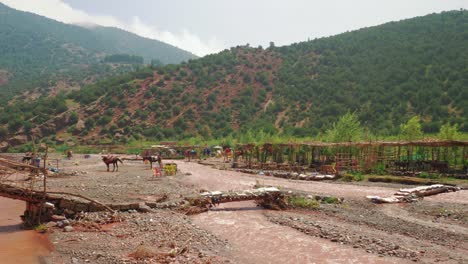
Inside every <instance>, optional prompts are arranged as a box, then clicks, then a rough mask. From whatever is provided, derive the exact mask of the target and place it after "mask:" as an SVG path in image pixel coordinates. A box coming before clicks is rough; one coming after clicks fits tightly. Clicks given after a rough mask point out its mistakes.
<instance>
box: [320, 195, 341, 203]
mask: <svg viewBox="0 0 468 264" xmlns="http://www.w3.org/2000/svg"><path fill="white" fill-rule="evenodd" d="M322 201H323V202H324V203H327V204H339V203H340V200H339V199H338V198H336V197H333V196H327V197H324V198H323V199H322Z"/></svg>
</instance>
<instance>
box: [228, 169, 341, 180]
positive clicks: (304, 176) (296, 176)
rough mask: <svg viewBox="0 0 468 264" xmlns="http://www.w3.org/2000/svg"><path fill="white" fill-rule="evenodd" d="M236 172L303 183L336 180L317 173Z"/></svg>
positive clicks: (330, 176) (251, 170)
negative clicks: (301, 181) (302, 181)
mask: <svg viewBox="0 0 468 264" xmlns="http://www.w3.org/2000/svg"><path fill="white" fill-rule="evenodd" d="M236 171H238V172H243V173H249V174H258V175H266V176H273V177H278V178H284V179H291V180H304V181H320V180H332V179H335V178H336V175H332V174H320V173H318V172H304V173H298V172H288V171H274V170H255V169H236Z"/></svg>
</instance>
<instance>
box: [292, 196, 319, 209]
mask: <svg viewBox="0 0 468 264" xmlns="http://www.w3.org/2000/svg"><path fill="white" fill-rule="evenodd" d="M288 204H289V206H291V207H296V208H306V209H317V208H319V207H320V202H319V201H317V200H315V199H308V198H306V197H302V196H292V197H289V199H288Z"/></svg>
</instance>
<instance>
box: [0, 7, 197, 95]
mask: <svg viewBox="0 0 468 264" xmlns="http://www.w3.org/2000/svg"><path fill="white" fill-rule="evenodd" d="M0 36H1V39H0V94H1V95H3V96H6V95H14V94H17V91H18V90H25V89H32V88H43V90H45V88H48V87H51V86H55V85H56V83H57V82H58V81H64V82H66V83H67V84H69V85H70V86H79V85H82V84H84V83H89V82H91V81H92V80H93V79H95V77H102V76H105V75H109V74H114V73H119V72H124V71H128V70H131V69H133V68H134V67H130V66H129V65H110V64H108V63H102V61H103V59H104V58H105V57H106V56H107V55H112V54H129V55H136V56H140V57H143V58H144V60H146V62H148V63H149V62H150V61H151V60H158V61H160V62H162V63H164V64H167V63H179V62H181V61H184V60H188V59H193V58H195V56H194V55H193V54H191V53H189V52H186V51H183V50H181V49H178V48H176V47H173V46H171V45H168V44H166V43H163V42H160V41H157V40H151V39H146V38H143V37H139V36H137V35H135V34H132V33H129V32H126V31H123V30H120V29H116V28H106V27H99V26H96V27H91V28H84V27H81V26H75V25H69V24H64V23H60V22H57V21H55V20H52V19H48V18H45V17H42V16H39V15H35V14H32V13H27V12H21V11H17V10H15V9H12V8H9V7H8V6H6V5H3V4H1V3H0ZM83 80H86V81H87V82H83Z"/></svg>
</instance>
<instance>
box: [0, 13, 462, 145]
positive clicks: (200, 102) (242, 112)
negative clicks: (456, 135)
mask: <svg viewBox="0 0 468 264" xmlns="http://www.w3.org/2000/svg"><path fill="white" fill-rule="evenodd" d="M467 47H468V12H467V11H452V12H444V13H441V14H432V15H428V16H424V17H418V18H413V19H408V20H403V21H399V22H392V23H387V24H384V25H381V26H376V27H371V28H365V29H361V30H357V31H353V32H348V33H344V34H340V35H337V36H333V37H328V38H322V39H316V40H312V41H308V42H302V43H298V44H293V45H290V46H285V47H274V45H273V44H272V45H271V46H270V47H269V48H267V49H263V48H261V47H259V48H252V47H247V46H243V47H236V48H231V49H230V50H225V51H223V52H220V53H218V54H214V55H209V56H206V57H203V58H200V59H196V60H190V61H189V62H188V63H182V64H179V65H168V66H158V67H148V68H144V69H140V70H139V71H136V72H133V73H128V74H124V75H121V76H119V77H113V78H109V79H107V80H105V81H102V82H99V83H97V84H93V85H89V86H87V87H85V88H83V89H82V90H81V91H74V92H72V93H70V94H62V95H60V96H58V97H55V98H40V99H39V100H36V101H35V102H34V103H28V104H24V103H20V102H18V103H17V104H15V105H14V107H10V108H8V109H4V110H5V111H4V112H3V113H2V114H1V115H0V123H3V124H5V125H4V126H5V127H8V131H7V130H5V129H4V132H3V134H9V135H11V134H12V133H14V132H15V131H18V130H19V131H21V133H24V132H26V133H27V134H39V135H42V136H52V137H66V136H70V135H72V134H73V135H74V137H76V138H78V139H80V140H83V141H86V142H89V143H95V142H99V141H100V140H102V139H104V138H107V140H114V141H122V142H125V141H127V140H129V139H132V138H141V137H146V138H151V139H168V138H172V139H177V138H179V139H180V138H187V137H191V136H197V135H200V136H204V137H218V136H226V135H228V134H239V133H244V132H246V131H247V130H257V131H259V130H263V131H265V132H267V133H284V134H288V135H293V136H305V135H310V136H314V135H317V134H318V133H323V132H325V130H326V129H328V128H330V127H331V126H332V124H333V122H336V121H337V120H338V118H339V117H340V116H342V115H344V114H345V113H346V112H348V111H349V112H355V113H356V114H357V115H358V117H359V119H360V121H361V124H362V125H363V126H365V127H366V128H367V129H368V131H369V132H372V133H374V134H380V135H390V134H397V133H398V129H399V125H400V124H401V123H405V122H406V121H407V120H408V119H410V118H411V117H412V116H414V115H419V116H420V117H421V120H422V123H423V124H422V125H423V130H424V131H425V132H437V131H438V129H439V128H440V126H441V125H442V124H445V123H447V122H450V123H452V124H458V125H459V127H460V129H461V130H463V131H468V125H467V124H468V123H467V121H468V65H467V64H468V52H466V48H467ZM41 100H42V101H41ZM50 100H54V101H53V102H54V105H55V107H53V108H52V109H50V107H49V108H47V106H46V105H47V104H50V102H49V101H50ZM58 106H60V108H58ZM58 109H60V110H58ZM12 119H16V121H15V123H13V124H15V126H12V125H11V124H12V123H11V122H10V123H8V122H7V121H8V120H12ZM7 123H8V125H7ZM55 133H58V134H57V135H55ZM0 135H1V134H0Z"/></svg>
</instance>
